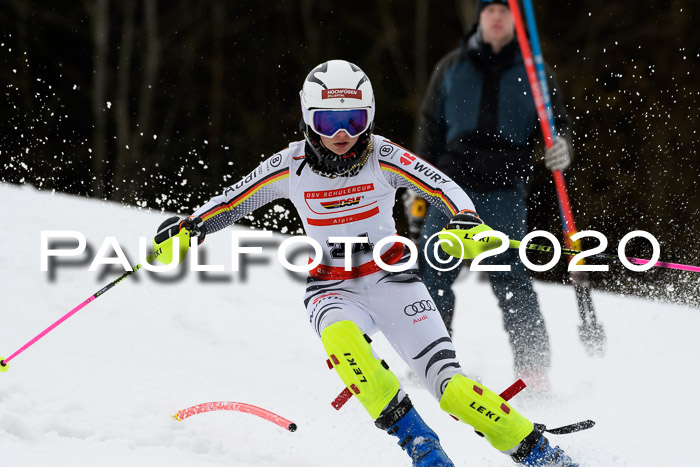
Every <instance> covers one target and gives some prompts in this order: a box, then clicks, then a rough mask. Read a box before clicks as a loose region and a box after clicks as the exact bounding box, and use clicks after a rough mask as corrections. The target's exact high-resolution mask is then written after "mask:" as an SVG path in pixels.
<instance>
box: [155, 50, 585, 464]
mask: <svg viewBox="0 0 700 467" xmlns="http://www.w3.org/2000/svg"><path fill="white" fill-rule="evenodd" d="M300 95H301V110H302V115H303V122H302V123H301V129H302V132H303V134H304V140H303V141H297V142H293V143H291V144H290V145H289V147H288V148H286V149H284V150H282V151H280V152H278V153H277V154H274V155H273V156H272V157H270V158H269V159H267V160H266V161H264V162H263V163H262V164H261V165H260V166H258V167H257V168H256V169H255V170H254V171H253V172H251V173H250V174H248V175H247V176H246V177H245V178H244V179H243V180H241V181H239V182H238V183H236V184H235V185H233V186H230V187H228V188H226V189H225V190H224V192H223V193H222V194H221V195H219V196H215V197H214V198H212V199H211V200H210V201H209V202H207V203H206V204H204V205H203V206H202V207H200V208H199V209H197V210H196V211H195V212H194V214H192V216H190V217H189V218H187V219H184V220H175V221H174V222H172V223H170V224H169V223H168V222H167V221H166V222H165V223H164V224H163V225H162V226H161V230H160V232H159V235H162V234H163V233H165V234H166V235H168V236H171V235H174V234H175V233H177V232H178V231H179V230H180V229H182V228H185V229H187V230H189V231H190V232H191V235H192V236H198V237H199V239H200V242H201V241H202V240H203V238H204V236H205V235H206V234H207V233H208V234H211V233H213V232H216V231H218V230H220V229H222V228H224V227H227V226H229V225H231V224H233V223H235V222H236V221H238V220H239V219H241V218H242V217H244V216H246V215H248V214H249V213H251V212H253V211H254V210H256V209H257V208H259V207H261V206H263V205H265V204H267V203H269V202H271V201H274V200H276V199H280V198H288V199H290V200H291V201H292V202H293V204H294V206H295V207H296V209H297V211H298V213H299V217H300V218H301V220H302V222H303V224H304V229H305V231H306V233H307V235H308V236H309V237H311V238H313V239H315V240H316V241H317V242H318V243H319V244H320V245H322V246H323V254H322V259H321V262H320V264H319V265H318V266H316V267H315V268H313V269H311V270H310V274H309V278H308V280H307V287H306V294H305V296H304V304H305V306H306V310H307V313H308V317H309V321H310V323H311V325H312V326H313V328H314V330H315V332H316V333H317V334H318V336H319V337H320V339H321V342H322V344H323V346H324V348H325V350H326V353H327V354H328V358H329V361H330V362H331V363H332V365H333V367H334V368H335V370H336V371H337V373H338V375H339V376H340V378H341V379H342V381H343V383H344V384H345V385H346V386H347V388H349V389H350V390H351V391H352V392H353V394H354V395H355V396H356V397H357V399H358V400H359V401H360V402H361V403H362V405H363V406H364V407H365V409H366V410H367V412H369V415H370V416H371V417H372V419H373V420H374V421H375V422H374V423H375V425H376V426H377V427H379V428H381V429H383V430H386V431H387V432H388V433H389V434H391V435H393V436H396V437H397V438H398V439H399V443H398V444H399V445H400V446H401V448H402V449H404V450H405V451H406V452H407V453H408V455H409V456H410V457H411V459H412V461H413V465H414V466H452V465H453V464H452V462H451V461H450V459H449V458H448V456H447V454H446V453H445V452H444V451H443V449H442V447H441V446H440V441H439V438H438V436H437V435H436V434H435V432H434V431H433V430H432V429H430V427H428V425H427V424H426V423H425V422H424V421H423V419H422V418H421V417H420V415H418V412H417V411H416V409H415V407H414V406H413V404H412V403H411V400H410V399H409V398H408V396H407V395H406V393H405V392H404V390H403V389H402V387H401V384H400V383H399V380H398V379H397V378H396V376H395V375H394V373H392V371H391V370H390V369H389V366H388V365H387V364H386V362H385V361H384V360H381V359H379V358H377V357H376V356H375V355H374V353H373V351H372V347H371V345H370V343H371V340H370V338H369V335H371V334H373V333H374V332H376V331H381V332H382V333H383V334H384V335H385V336H386V338H387V340H388V341H389V342H390V343H391V345H392V346H393V347H394V349H395V350H396V351H397V352H398V354H399V355H400V356H401V358H402V359H403V360H404V361H405V362H406V363H407V364H408V365H409V366H410V368H411V369H412V370H413V372H414V373H415V374H416V375H417V376H418V378H419V379H420V381H421V383H422V384H423V386H424V387H425V388H426V389H427V390H428V391H429V392H430V393H431V394H432V395H433V396H434V397H435V399H437V400H438V401H439V403H440V408H442V409H443V410H444V411H446V412H447V413H449V414H451V415H453V416H454V417H456V418H458V419H459V420H461V421H463V422H465V423H467V424H469V425H471V426H473V427H474V428H475V429H476V430H477V432H478V433H479V434H481V435H483V437H484V438H486V440H487V441H488V442H489V443H491V444H492V445H493V446H494V447H495V448H496V449H498V450H499V451H502V452H504V453H506V454H508V455H510V456H511V457H512V458H513V459H514V460H515V461H516V462H519V463H521V464H523V465H528V466H540V465H558V466H576V465H577V464H575V463H573V462H572V460H571V459H570V457H569V456H567V455H566V454H565V453H564V452H563V451H562V450H561V449H560V448H559V447H552V446H550V445H549V443H548V442H547V439H546V438H545V437H544V436H543V434H542V431H543V429H544V428H543V427H542V426H541V425H537V426H536V425H533V423H532V422H530V421H529V420H528V419H527V418H525V417H524V416H523V415H521V414H520V413H518V412H517V411H516V410H515V409H514V408H513V407H511V405H509V404H508V403H507V402H506V401H505V400H504V399H502V398H501V397H500V396H498V395H497V394H496V393H494V392H493V391H491V390H489V389H488V388H486V387H485V386H484V385H482V384H479V383H477V382H476V381H473V380H471V379H470V378H469V377H467V376H466V374H465V372H464V371H463V370H462V368H461V367H460V364H459V360H458V359H457V355H456V352H455V349H454V346H453V345H452V341H451V340H450V337H449V334H448V332H447V329H446V328H445V325H444V324H443V321H442V319H441V317H440V313H439V312H438V310H437V309H436V307H435V304H434V302H433V301H432V300H431V298H430V295H429V293H428V291H427V289H426V288H425V286H424V285H423V282H422V281H421V279H420V277H419V276H418V271H417V268H416V267H413V266H410V263H411V262H414V261H412V260H411V257H410V256H411V255H410V252H408V251H406V250H407V249H406V248H405V246H404V244H403V243H401V242H400V241H398V240H396V241H395V239H398V238H400V237H397V236H396V228H395V225H394V219H393V216H392V211H393V205H394V200H395V197H394V196H395V192H396V189H397V188H402V187H403V188H408V189H410V190H413V191H415V192H416V193H417V194H418V195H419V196H421V197H424V198H425V199H426V200H427V201H428V202H430V203H431V204H432V205H433V206H435V207H436V208H438V209H440V210H441V211H442V212H443V213H444V214H445V215H446V216H448V217H449V218H452V221H451V226H452V227H453V228H455V227H458V228H461V229H465V230H466V229H468V228H470V227H474V226H476V225H479V224H481V223H482V221H481V219H479V216H478V215H477V214H476V212H475V210H474V205H473V204H472V201H471V200H470V199H469V197H468V196H467V195H466V194H465V193H464V191H462V189H461V188H459V186H457V184H455V183H454V182H453V181H452V180H451V179H450V178H448V177H447V176H445V175H444V174H443V173H441V172H440V171H438V170H437V169H435V168H434V167H433V166H431V165H429V164H427V163H426V162H424V161H423V160H422V159H420V158H419V157H417V156H416V155H414V154H412V153H411V152H409V151H407V150H406V149H404V148H402V147H401V146H399V145H397V144H395V143H393V142H391V141H390V140H388V139H386V138H384V137H382V136H379V135H375V134H373V133H372V129H373V126H374V125H373V123H374V112H375V102H374V94H373V92H372V85H371V83H370V81H369V79H368V78H367V76H366V75H365V73H364V72H363V71H362V70H361V69H360V68H359V67H357V66H356V65H354V64H352V63H349V62H347V61H343V60H331V61H328V62H325V63H323V64H321V65H319V66H317V67H316V68H314V69H313V70H312V71H311V72H310V73H309V74H308V76H307V77H306V79H305V80H304V85H303V88H302V90H301V93H300ZM336 237H359V239H361V240H364V242H363V243H352V244H350V243H348V242H347V241H346V240H343V239H338V238H336ZM161 238H162V237H161ZM387 238H388V241H386V240H385V241H384V242H381V243H384V245H381V243H380V240H382V239H387ZM375 249H379V251H378V252H375V251H374V250H375ZM373 255H377V256H379V257H380V258H381V261H375V260H374V257H375V256H373ZM348 256H350V258H349V259H348V261H349V263H348V264H346V258H347V257H348ZM414 260H415V258H414ZM382 262H383V263H384V265H391V266H394V267H397V268H398V267H400V266H402V265H404V266H410V267H408V269H405V270H403V271H401V272H391V271H389V270H385V269H390V268H386V267H385V269H382V266H381V263H382Z"/></svg>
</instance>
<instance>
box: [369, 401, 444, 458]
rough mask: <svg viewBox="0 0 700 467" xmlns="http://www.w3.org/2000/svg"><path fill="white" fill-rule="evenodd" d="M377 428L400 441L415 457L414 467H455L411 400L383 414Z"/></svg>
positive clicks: (402, 447)
mask: <svg viewBox="0 0 700 467" xmlns="http://www.w3.org/2000/svg"><path fill="white" fill-rule="evenodd" d="M375 425H377V427H379V428H381V429H383V430H386V432H387V433H389V434H390V435H394V436H396V437H397V438H399V446H401V449H403V450H404V451H406V453H407V454H408V455H409V456H411V460H412V461H413V467H454V464H453V463H452V461H451V460H450V458H449V457H447V454H445V451H443V450H442V446H440V439H439V438H438V436H437V435H436V434H435V432H434V431H433V430H431V429H430V427H429V426H428V425H426V423H425V422H424V421H423V419H422V418H421V416H420V415H418V412H417V411H416V409H415V408H414V407H413V404H412V403H411V400H410V399H409V398H408V396H406V397H404V398H403V400H402V401H401V402H400V403H399V404H398V405H397V406H396V407H394V408H393V409H391V410H390V411H389V412H388V413H382V414H381V415H380V416H379V418H378V419H377V421H376V422H375Z"/></svg>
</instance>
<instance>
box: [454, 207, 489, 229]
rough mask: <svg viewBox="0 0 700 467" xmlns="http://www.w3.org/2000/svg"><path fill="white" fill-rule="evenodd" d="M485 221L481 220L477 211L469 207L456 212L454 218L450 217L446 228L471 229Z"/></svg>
mask: <svg viewBox="0 0 700 467" xmlns="http://www.w3.org/2000/svg"><path fill="white" fill-rule="evenodd" d="M483 223H484V221H482V220H481V218H480V217H479V215H478V214H477V213H476V212H474V211H471V210H469V209H463V210H461V211H459V212H458V213H457V214H455V215H454V216H453V217H452V219H450V222H449V223H448V224H447V227H446V228H447V230H452V229H459V230H469V229H472V228H474V227H476V226H477V225H481V224H483Z"/></svg>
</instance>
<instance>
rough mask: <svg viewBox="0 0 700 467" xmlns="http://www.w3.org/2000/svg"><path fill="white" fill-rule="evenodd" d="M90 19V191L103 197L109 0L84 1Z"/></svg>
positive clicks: (106, 159) (105, 185)
mask: <svg viewBox="0 0 700 467" xmlns="http://www.w3.org/2000/svg"><path fill="white" fill-rule="evenodd" d="M85 6H86V9H87V11H88V15H89V16H90V19H91V26H92V40H93V44H94V50H93V64H94V72H93V81H92V89H91V92H92V119H93V122H94V126H95V129H94V131H93V134H92V148H93V153H92V173H93V178H92V181H91V192H92V195H93V196H97V197H100V198H104V197H105V196H106V195H107V194H108V186H107V184H106V182H105V180H106V179H107V176H106V175H107V171H108V152H107V113H106V112H105V105H106V96H107V81H108V68H107V66H108V58H109V48H108V37H109V0H92V1H88V2H86V3H85Z"/></svg>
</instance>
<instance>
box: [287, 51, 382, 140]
mask: <svg viewBox="0 0 700 467" xmlns="http://www.w3.org/2000/svg"><path fill="white" fill-rule="evenodd" d="M299 96H300V98H301V111H302V115H303V118H304V123H305V124H306V125H307V128H310V129H312V130H314V131H315V132H316V133H318V134H324V132H323V131H318V126H319V119H316V122H314V113H315V112H314V111H315V110H338V111H344V110H354V109H366V112H365V113H366V117H364V118H366V121H364V119H363V121H362V122H360V123H361V124H360V125H359V126H358V125H357V124H355V126H354V127H352V128H349V127H347V125H346V126H343V123H338V122H335V124H336V130H335V132H332V130H331V131H330V132H329V131H326V132H325V133H326V134H325V135H324V136H333V134H335V133H337V132H338V131H340V130H341V129H342V130H345V131H346V132H348V134H349V135H350V136H357V135H358V134H360V133H364V132H365V131H367V130H368V129H371V128H372V123H373V122H374V92H373V91H372V84H371V83H370V81H369V78H367V75H366V74H365V73H364V72H363V71H362V70H361V69H360V67H358V66H357V65H355V64H353V63H350V62H347V61H345V60H329V61H327V62H325V63H322V64H320V65H318V66H317V67H316V68H314V69H313V70H311V72H310V73H309V74H308V76H307V77H306V79H305V80H304V86H303V87H302V89H301V91H300V92H299ZM330 125H333V123H330ZM338 125H339V126H338ZM328 133H331V134H328ZM353 133H354V134H353Z"/></svg>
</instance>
